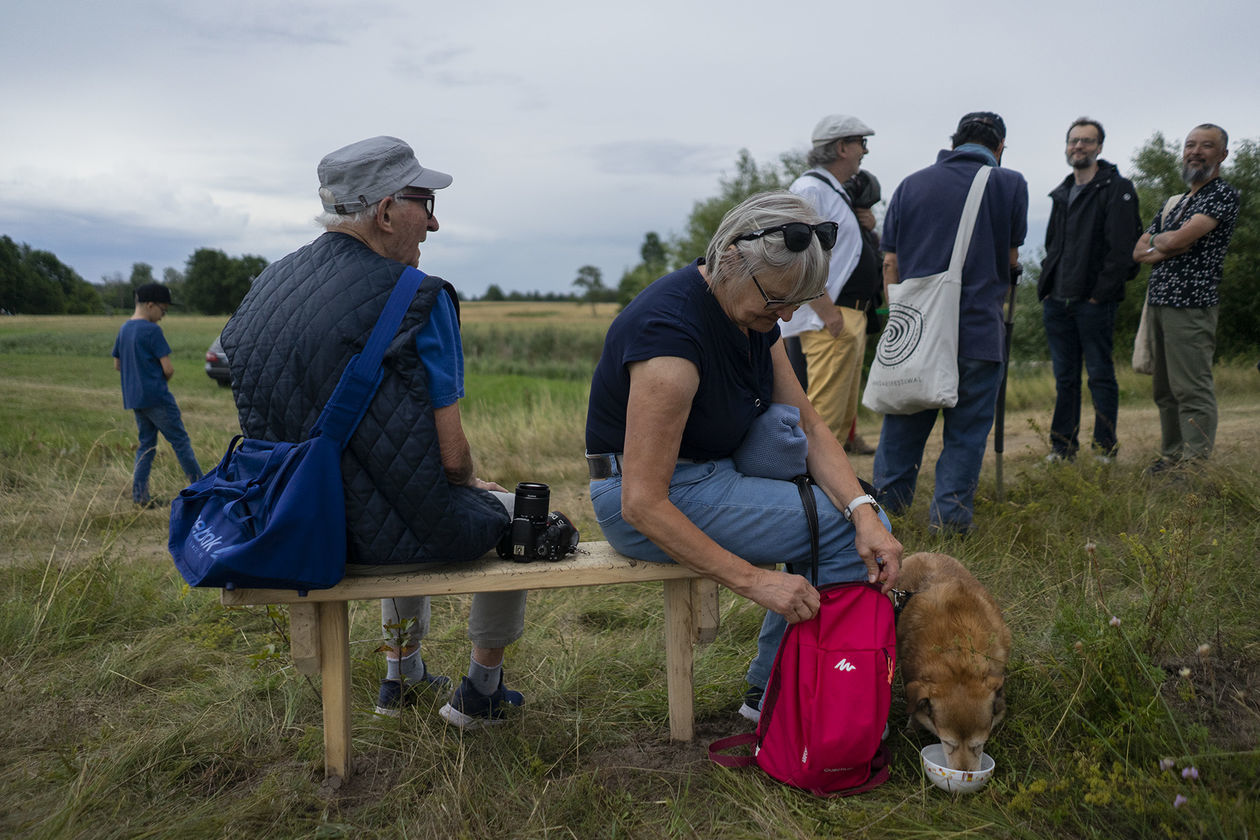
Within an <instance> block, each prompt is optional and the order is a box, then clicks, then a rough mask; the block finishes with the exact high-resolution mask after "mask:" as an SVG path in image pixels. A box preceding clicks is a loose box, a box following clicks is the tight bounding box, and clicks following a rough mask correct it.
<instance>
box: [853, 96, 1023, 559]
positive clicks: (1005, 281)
mask: <svg viewBox="0 0 1260 840" xmlns="http://www.w3.org/2000/svg"><path fill="white" fill-rule="evenodd" d="M1005 146H1006V124H1005V123H1004V122H1003V121H1002V118H1001V117H1000V116H998V115H997V114H994V113H990V112H987V111H981V112H976V113H971V114H967V115H966V116H964V117H963V118H962V119H961V120H960V121H959V123H958V129H957V131H955V132H954V135H953V149H942V150H941V151H940V153H939V154H938V155H937V158H936V163H935V164H933V165H932V166H929V167H927V168H926V169H920V170H919V171H918V172H915V173H914V174H912V175H910V176H908V177H907V178H906V179H905V180H904V181H902V182H901V184H900V185H898V187H897V189H896V191H895V192H893V196H892V200H891V201H890V202H889V204H888V212H887V214H885V216H884V235H883V239H882V241H881V247H882V248H883V249H884V283H885V285H886V286H887V285H892V284H895V283H899V282H900V281H901V279H902V278H904V277H930V276H932V275H934V274H939V273H941V272H943V271H945V269H946V268H947V267H948V266H949V261H950V254H951V252H952V251H953V247H954V239H955V236H956V234H957V231H958V223H959V220H960V219H961V218H962V212H963V204H964V203H965V202H966V200H967V193H968V192H969V191H970V189H971V182H972V181H973V180H974V178H975V176H976V172H977V171H979V169H980V167H982V166H991V167H994V169H993V171H992V172H991V173H990V175H989V180H988V183H987V185H986V186H985V190H984V198H983V201H982V203H981V205H980V212H979V215H978V217H977V219H976V226H975V232H974V233H973V234H972V237H971V243H970V247H969V248H968V250H967V259H966V261H965V262H964V263H963V270H962V300H961V302H960V304H959V315H958V402H957V404H956V405H954V406H953V407H952V408H946V409H941V411H942V413H943V414H944V416H945V429H944V449H943V450H942V452H941V456H940V458H939V459H938V460H937V462H936V487H935V492H934V494H933V497H932V504H931V506H930V508H929V510H928V524H929V526H930V527H931V528H932V530H934V531H939V532H946V533H956V534H966V533H968V532H969V531H971V529H972V520H973V508H974V500H975V492H976V486H977V483H978V482H979V479H980V465H981V463H982V461H983V459H984V450H985V447H986V443H987V441H988V438H989V431H990V430H991V429H992V428H993V416H994V411H995V409H996V404H997V393H998V388H999V386H1000V385H1001V382H1002V365H1003V361H1004V350H1005V324H1004V322H1003V319H1002V302H1003V301H1004V300H1005V299H1006V294H1007V291H1008V290H1009V289H1010V283H1011V266H1014V265H1016V264H1017V263H1018V262H1019V246H1020V245H1022V244H1023V242H1024V235H1025V234H1026V233H1027V229H1028V184H1027V182H1025V181H1024V176H1023V175H1021V174H1019V173H1018V172H1016V171H1014V170H1011V169H1001V168H998V166H999V164H1000V162H1001V160H1002V151H1003V149H1004V148H1005ZM925 316H926V318H929V319H930V318H931V317H932V314H931V313H930V312H929V313H925ZM936 416H937V409H928V410H926V411H920V412H917V413H914V414H904V415H893V414H888V415H885V417H884V426H883V430H882V431H881V433H880V438H879V448H878V450H877V451H876V453H875V469H874V483H875V487H876V490H877V498H878V499H879V503H880V504H881V505H883V506H884V507H885V508H886V509H887V510H888V511H889V513H893V514H897V513H901V512H903V511H904V510H905V509H906V508H908V507H909V506H910V503H911V502H912V501H913V500H914V491H915V484H916V483H917V481H918V477H919V466H920V464H921V463H922V461H923V449H924V446H925V445H926V443H927V439H928V436H929V435H930V434H931V432H932V428H933V426H935V425H936Z"/></svg>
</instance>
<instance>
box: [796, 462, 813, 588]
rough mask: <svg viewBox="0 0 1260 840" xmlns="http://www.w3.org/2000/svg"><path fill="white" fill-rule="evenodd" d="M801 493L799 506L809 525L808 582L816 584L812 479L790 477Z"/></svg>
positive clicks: (805, 476) (804, 476)
mask: <svg viewBox="0 0 1260 840" xmlns="http://www.w3.org/2000/svg"><path fill="white" fill-rule="evenodd" d="M792 483H793V484H795V485H796V489H797V490H798V491H799V492H800V494H801V506H802V507H804V508H805V522H806V523H808V525H809V582H810V583H811V584H813V585H814V586H817V585H818V503H817V502H816V501H814V489H813V485H814V480H813V479H812V478H810V477H809V475H808V474H806V475H798V476H797V477H796V478H794V479H792Z"/></svg>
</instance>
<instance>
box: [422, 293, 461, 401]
mask: <svg viewBox="0 0 1260 840" xmlns="http://www.w3.org/2000/svg"><path fill="white" fill-rule="evenodd" d="M416 352H418V353H419V354H420V362H421V363H422V364H423V365H424V369H425V372H426V373H428V375H429V399H430V400H432V401H433V407H434V408H446V407H447V406H448V405H454V404H455V403H456V402H457V401H459V400H461V399H463V397H464V345H463V342H462V341H461V339H460V336H459V318H458V317H457V316H456V314H455V303H454V302H453V301H452V300H451V297H450V295H448V294H446V292H441V293H439V294H438V297H437V301H436V302H435V303H434V304H433V310H432V311H431V312H430V313H429V322H428V323H427V324H425V325H424V328H423V329H421V330H420V332H419V333H417V334H416Z"/></svg>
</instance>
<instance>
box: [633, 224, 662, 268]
mask: <svg viewBox="0 0 1260 840" xmlns="http://www.w3.org/2000/svg"><path fill="white" fill-rule="evenodd" d="M639 257H640V258H641V259H642V260H643V265H644V266H646V267H647V268H648V270H649V271H664V270H665V262H666V260H668V259H669V254H668V253H667V252H666V250H665V243H664V242H662V241H661V237H660V234H658V233H657V232H656V231H654V230H650V231H648V232H647V233H645V234H644V235H643V245H641V246H640V247H639Z"/></svg>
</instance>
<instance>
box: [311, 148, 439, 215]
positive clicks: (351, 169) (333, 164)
mask: <svg viewBox="0 0 1260 840" xmlns="http://www.w3.org/2000/svg"><path fill="white" fill-rule="evenodd" d="M452 180H453V179H452V178H451V176H450V175H447V174H446V173H445V172H438V171H437V170H436V169H425V168H424V167H423V166H421V165H420V161H418V160H416V154H415V152H413V151H412V150H411V147H410V146H408V145H407V144H406V143H404V142H403V141H402V140H399V139H398V138H397V137H384V136H382V137H372V138H370V139H368V140H360V141H359V142H358V143H351V144H350V145H349V146H345V147H343V148H340V149H338V150H337V151H335V152H330V153H329V154H327V155H326V156H325V157H324V159H323V160H321V161H320V162H319V198H320V201H322V202H323V203H324V209H325V210H326V211H328V212H329V213H336V214H338V215H341V216H345V215H349V214H351V213H358V212H359V211H361V210H366V209H367V208H368V207H371V206H372V205H373V204H375V203H376V202H378V201H380V200H381V199H382V198H385V197H386V196H388V195H392V194H394V193H395V192H397V191H398V190H401V189H402V188H403V187H416V188H418V189H426V190H440V189H442V188H443V187H449V186H450V185H451V181H452Z"/></svg>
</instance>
